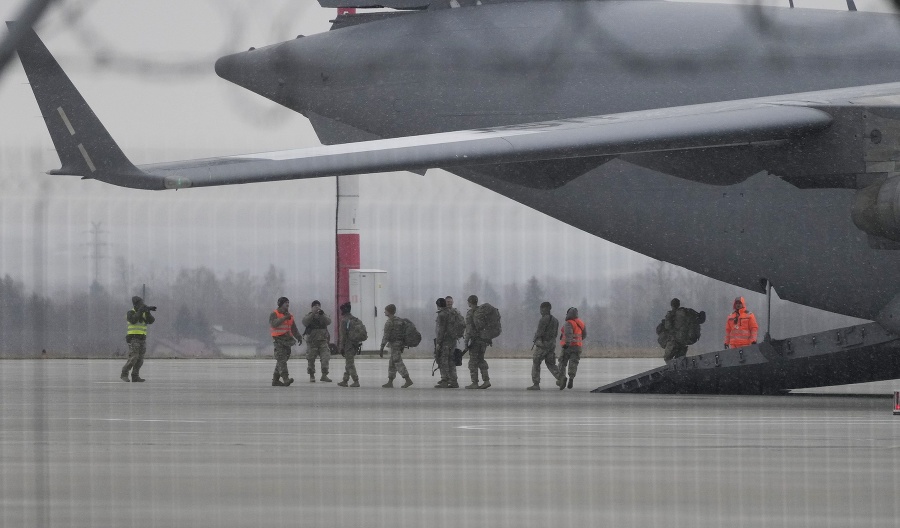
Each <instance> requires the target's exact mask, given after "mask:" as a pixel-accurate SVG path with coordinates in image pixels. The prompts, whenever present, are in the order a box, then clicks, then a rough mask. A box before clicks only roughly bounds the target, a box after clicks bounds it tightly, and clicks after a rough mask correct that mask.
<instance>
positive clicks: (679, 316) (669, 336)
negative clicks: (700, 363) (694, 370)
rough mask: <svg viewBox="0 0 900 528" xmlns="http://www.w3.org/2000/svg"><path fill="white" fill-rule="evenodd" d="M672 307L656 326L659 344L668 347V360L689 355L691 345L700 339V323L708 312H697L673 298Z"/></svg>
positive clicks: (666, 352)
mask: <svg viewBox="0 0 900 528" xmlns="http://www.w3.org/2000/svg"><path fill="white" fill-rule="evenodd" d="M669 305H670V306H671V307H672V309H671V310H669V311H668V312H667V313H666V316H665V317H664V318H663V320H662V321H660V323H659V325H658V326H657V327H656V333H657V335H658V339H657V341H658V342H659V345H660V346H661V347H663V348H665V349H666V351H665V353H664V355H663V359H664V360H665V361H666V362H669V361H672V360H673V359H676V358H680V357H684V356H686V355H687V350H688V346H689V345H693V344H694V343H696V342H697V340H699V339H700V325H701V324H703V323H704V322H706V312H699V313H698V312H697V311H696V310H693V309H691V308H685V307H683V306H681V301H680V300H678V299H677V298H676V299H672V301H671V302H670V303H669Z"/></svg>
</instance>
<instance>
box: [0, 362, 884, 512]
mask: <svg viewBox="0 0 900 528" xmlns="http://www.w3.org/2000/svg"><path fill="white" fill-rule="evenodd" d="M337 359H338V361H335V362H334V364H333V366H332V372H331V377H332V378H333V379H334V380H335V381H338V380H339V375H340V373H341V371H342V361H340V359H341V358H337ZM488 361H489V362H491V361H490V359H488ZM123 363H124V361H107V360H44V361H17V360H8V361H0V398H2V407H0V409H2V414H0V468H2V469H0V526H4V527H31V526H41V527H55V526H59V527H63V526H65V527H70V526H73V527H82V526H83V527H95V526H116V527H132V526H133V527H144V526H154V527H169V526H171V527H185V526H223V527H230V526H235V527H238V526H241V527H243V526H266V527H267V526H273V527H275V526H278V527H280V526H303V527H310V526H328V527H345V526H346V527H354V526H358V527H380V526H392V527H396V526H409V527H422V526H427V527H445V526H446V527H461V526H482V527H528V526H535V527H545V526H553V527H556V528H562V527H586V526H612V527H623V526H628V527H631V526H634V527H650V526H665V527H667V528H672V527H680V526H683V527H697V526H710V527H713V526H715V527H720V526H816V527H822V526H835V527H838V526H840V527H848V526H867V527H870V526H885V527H887V526H891V527H893V526H896V525H897V522H898V519H900V501H898V500H897V498H898V497H900V416H897V417H894V416H892V413H891V404H892V400H891V398H890V394H891V391H892V390H893V387H894V386H895V385H896V386H898V387H900V382H885V383H882V384H877V385H872V386H866V387H856V388H840V389H834V390H831V389H828V390H821V389H818V390H816V391H804V392H805V393H803V394H791V395H788V396H758V397H749V396H684V395H682V396H670V395H666V396H661V395H629V394H591V393H590V392H589V391H590V390H592V389H594V388H596V387H598V386H600V385H602V384H605V383H609V382H611V381H614V380H615V379H618V378H620V377H624V376H627V375H630V374H634V373H637V372H641V371H643V370H647V369H649V368H653V367H654V366H657V364H658V363H659V360H608V359H589V360H585V361H583V362H582V364H581V367H580V369H579V375H578V377H576V380H575V388H574V389H572V390H565V391H559V390H558V389H557V388H556V386H555V385H554V384H553V383H552V379H551V378H550V376H549V374H547V373H546V371H544V373H543V375H542V376H543V379H544V384H543V388H544V390H541V391H539V392H537V391H525V390H524V389H525V387H527V386H528V385H530V384H531V379H530V363H531V362H530V361H529V360H513V359H507V360H495V361H492V362H491V376H492V379H491V382H492V384H493V387H491V388H490V389H487V390H464V389H457V390H435V389H432V388H431V387H432V385H433V384H434V382H435V381H436V379H437V378H433V377H432V376H431V375H430V371H431V361H429V360H410V361H409V362H408V366H409V367H410V371H411V374H412V377H413V380H414V381H415V385H414V386H413V387H411V388H408V389H399V388H395V389H392V390H389V389H383V388H381V386H380V385H381V384H382V383H384V382H385V381H386V372H387V360H386V359H385V360H379V359H362V360H359V361H358V362H357V365H358V369H359V371H360V377H361V382H362V384H363V386H362V387H361V388H358V389H350V388H341V387H337V386H335V383H322V382H317V383H309V382H308V381H307V380H308V377H307V376H306V375H305V372H304V371H305V361H302V360H298V359H294V360H292V361H291V363H290V366H291V369H292V375H293V376H294V377H295V379H296V380H297V381H296V382H295V384H294V385H293V386H291V387H287V388H281V387H271V386H270V382H271V372H272V368H273V366H274V361H272V360H148V361H147V363H146V364H145V367H144V369H143V370H142V375H143V376H144V377H146V378H147V380H148V381H147V382H146V383H143V384H132V383H123V382H121V381H119V379H118V373H119V369H120V368H121V366H122V364H123ZM460 374H461V375H460V380H461V381H468V371H467V369H465V367H462V368H461V369H460ZM398 386H399V384H398ZM824 393H831V395H825V394H824ZM849 393H863V394H862V395H851V394H849Z"/></svg>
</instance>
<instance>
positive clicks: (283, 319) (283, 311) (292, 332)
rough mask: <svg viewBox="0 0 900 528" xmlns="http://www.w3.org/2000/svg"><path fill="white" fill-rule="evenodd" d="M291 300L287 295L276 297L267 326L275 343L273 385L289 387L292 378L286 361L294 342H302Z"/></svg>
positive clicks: (292, 380) (289, 356) (292, 381)
mask: <svg viewBox="0 0 900 528" xmlns="http://www.w3.org/2000/svg"><path fill="white" fill-rule="evenodd" d="M290 309H291V302H290V301H289V300H288V298H287V297H279V298H278V308H277V309H275V310H273V311H272V313H270V314H269V327H270V328H271V330H272V342H273V343H274V345H275V372H274V373H273V374H272V386H273V387H289V386H290V385H291V383H294V378H291V377H289V376H288V366H287V362H288V360H289V359H290V358H291V347H292V346H294V343H297V344H300V343H302V342H303V337H302V336H301V335H300V330H298V329H297V323H296V322H295V321H294V316H293V314H291V311H290Z"/></svg>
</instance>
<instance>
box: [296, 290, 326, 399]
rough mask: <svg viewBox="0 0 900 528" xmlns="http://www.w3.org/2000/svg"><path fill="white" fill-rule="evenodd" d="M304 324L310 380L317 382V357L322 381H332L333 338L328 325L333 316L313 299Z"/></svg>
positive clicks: (307, 369) (307, 370) (307, 371)
mask: <svg viewBox="0 0 900 528" xmlns="http://www.w3.org/2000/svg"><path fill="white" fill-rule="evenodd" d="M302 322H303V326H305V327H306V329H305V330H304V332H303V335H305V336H306V361H307V364H308V365H307V367H306V373H307V374H309V382H310V383H315V382H316V357H318V358H319V362H320V363H321V364H322V378H321V381H326V382H330V381H331V379H330V378H329V377H328V362H329V361H330V360H331V348H330V347H329V346H328V342H329V341H330V340H331V334H329V333H328V325H330V324H331V318H330V317H328V315H326V314H325V312H324V311H323V310H322V303H320V302H319V301H313V302H312V304H311V305H310V311H309V313H308V314H306V316H305V317H304V318H303V321H302Z"/></svg>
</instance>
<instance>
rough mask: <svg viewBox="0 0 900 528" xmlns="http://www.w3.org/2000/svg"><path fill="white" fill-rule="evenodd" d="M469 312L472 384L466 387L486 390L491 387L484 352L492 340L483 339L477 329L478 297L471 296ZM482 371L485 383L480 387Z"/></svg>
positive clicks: (468, 328)
mask: <svg viewBox="0 0 900 528" xmlns="http://www.w3.org/2000/svg"><path fill="white" fill-rule="evenodd" d="M468 301H469V311H468V312H466V348H467V349H468V350H469V375H470V376H471V377H472V384H471V385H466V388H467V389H486V388H488V387H490V386H491V379H490V376H488V364H487V361H485V360H484V351H485V350H486V349H487V346H488V345H490V344H491V342H490V340H484V339H482V338H481V336H480V335H479V332H478V330H479V329H478V328H476V327H475V310H476V309H477V308H478V297H477V296H475V295H469V298H468ZM479 370H480V371H481V379H482V380H484V383H482V384H481V385H478V371H479Z"/></svg>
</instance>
